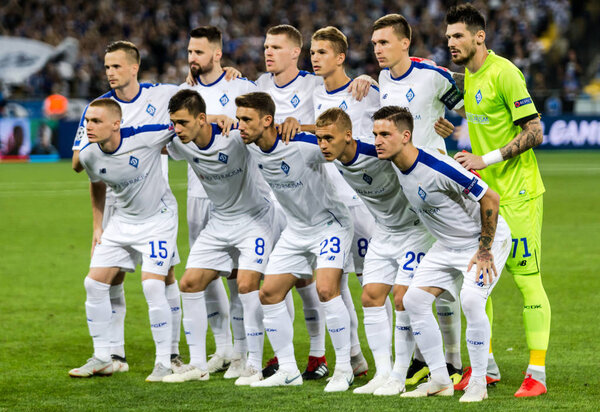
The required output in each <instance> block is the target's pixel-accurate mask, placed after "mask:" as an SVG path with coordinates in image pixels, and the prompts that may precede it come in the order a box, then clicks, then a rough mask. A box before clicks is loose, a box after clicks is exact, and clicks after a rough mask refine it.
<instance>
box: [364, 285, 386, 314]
mask: <svg viewBox="0 0 600 412" xmlns="http://www.w3.org/2000/svg"><path fill="white" fill-rule="evenodd" d="M368 286H369V285H366V286H365V288H364V289H363V292H362V295H361V301H362V305H363V307H365V308H372V307H375V306H381V305H382V304H383V303H382V302H381V301H384V300H385V295H384V296H383V297H381V296H378V295H377V294H376V293H374V291H373V290H371V288H369V287H368Z"/></svg>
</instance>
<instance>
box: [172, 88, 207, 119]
mask: <svg viewBox="0 0 600 412" xmlns="http://www.w3.org/2000/svg"><path fill="white" fill-rule="evenodd" d="M181 109H186V110H187V111H188V112H189V113H190V114H191V115H192V116H194V117H196V116H198V115H199V114H200V113H206V103H204V99H203V98H202V96H200V93H198V92H197V91H195V90H190V89H183V90H179V91H178V92H177V93H175V94H174V95H173V97H171V100H169V113H175V112H177V111H179V110H181Z"/></svg>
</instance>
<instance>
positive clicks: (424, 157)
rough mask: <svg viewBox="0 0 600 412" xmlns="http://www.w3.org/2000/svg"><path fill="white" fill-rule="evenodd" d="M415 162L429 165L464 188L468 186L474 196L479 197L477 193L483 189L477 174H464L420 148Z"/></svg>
mask: <svg viewBox="0 0 600 412" xmlns="http://www.w3.org/2000/svg"><path fill="white" fill-rule="evenodd" d="M417 162H420V163H423V164H424V165H427V166H429V167H430V168H432V169H433V170H436V171H438V172H440V173H441V174H443V175H444V176H446V177H449V178H450V179H452V180H454V181H455V182H456V183H458V184H459V185H461V186H462V187H464V188H467V187H469V191H470V192H471V193H473V195H474V196H475V197H479V195H480V194H481V192H482V191H483V187H481V185H479V179H478V178H477V176H475V175H473V177H469V176H465V175H464V174H462V173H461V172H460V171H458V170H457V169H456V168H455V167H453V166H452V165H450V164H448V163H446V162H443V161H441V160H439V159H437V158H435V157H433V156H432V155H430V154H429V153H426V152H424V151H423V150H421V149H419V155H418V156H417V161H416V162H415V164H416V163H417ZM413 166H414V165H413ZM459 167H460V166H459Z"/></svg>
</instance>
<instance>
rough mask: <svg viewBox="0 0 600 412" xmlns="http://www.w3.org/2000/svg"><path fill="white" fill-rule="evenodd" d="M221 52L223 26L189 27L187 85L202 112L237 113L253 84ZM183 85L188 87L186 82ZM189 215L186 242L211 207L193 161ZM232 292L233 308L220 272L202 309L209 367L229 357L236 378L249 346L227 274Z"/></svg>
mask: <svg viewBox="0 0 600 412" xmlns="http://www.w3.org/2000/svg"><path fill="white" fill-rule="evenodd" d="M222 56H223V38H222V34H221V31H220V30H219V29H218V28H217V27H214V26H203V27H198V28H195V29H193V30H192V31H191V32H190V41H189V45H188V63H189V66H190V73H191V75H192V77H193V78H194V79H195V80H196V83H195V85H194V86H192V87H191V88H192V89H193V90H196V91H197V92H198V93H200V95H201V96H202V98H203V100H204V102H205V103H206V114H207V115H209V116H211V117H213V116H225V117H227V118H229V119H230V121H229V123H231V122H233V119H235V98H236V97H238V96H240V95H242V94H246V93H249V92H252V91H256V85H255V84H254V83H253V82H251V81H250V80H248V79H246V78H236V79H233V80H227V79H226V72H225V70H223V68H222V67H221V58H222ZM181 87H182V88H188V87H190V86H188V85H187V84H186V83H183V84H182V85H181ZM187 195H188V198H187V219H188V227H189V243H190V248H191V247H192V245H193V244H194V242H195V241H196V239H197V238H198V234H199V233H200V231H202V230H203V229H204V228H205V227H206V225H207V224H208V217H209V215H210V211H211V208H212V204H211V201H210V200H209V198H208V196H207V194H206V191H205V190H204V188H203V186H202V184H201V183H200V181H199V180H198V177H197V176H196V174H195V173H194V171H193V168H192V166H191V165H189V164H188V191H187ZM227 285H228V287H229V292H230V295H231V308H229V307H228V300H227V293H226V292H225V288H224V286H223V281H222V280H221V279H220V278H217V279H215V280H214V281H213V282H210V284H209V285H208V286H207V288H206V291H205V301H206V310H207V313H208V316H209V317H208V319H209V322H210V326H211V329H212V331H213V335H214V337H215V344H216V352H215V354H213V355H212V357H211V359H210V361H209V362H208V371H209V372H210V373H214V372H217V371H220V370H223V369H224V368H226V367H227V365H228V364H229V363H230V362H231V364H230V366H229V369H228V370H227V372H225V375H224V377H225V378H236V377H238V376H239V374H240V372H241V371H242V370H243V358H244V356H242V354H245V353H246V351H247V345H246V333H245V331H244V318H243V315H242V312H243V311H242V303H241V301H240V298H239V296H238V290H237V281H236V279H235V276H231V277H230V278H228V279H227ZM230 315H231V325H232V327H233V338H234V344H233V347H232V346H231V330H230V328H229V317H230Z"/></svg>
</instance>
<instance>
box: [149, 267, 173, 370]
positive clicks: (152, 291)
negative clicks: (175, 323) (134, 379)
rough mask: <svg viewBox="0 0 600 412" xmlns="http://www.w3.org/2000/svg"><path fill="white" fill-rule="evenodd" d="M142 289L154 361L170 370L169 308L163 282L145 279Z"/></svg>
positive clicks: (170, 333)
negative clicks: (154, 348) (153, 349)
mask: <svg viewBox="0 0 600 412" xmlns="http://www.w3.org/2000/svg"><path fill="white" fill-rule="evenodd" d="M142 289H143V290H144V296H145V297H146V302H148V316H149V318H150V330H151V331H152V338H153V339H154V344H155V346H156V361H155V363H161V364H162V365H163V366H164V367H166V368H171V339H172V332H171V329H172V327H171V307H170V306H169V302H168V301H167V296H166V294H165V282H164V280H158V279H146V280H144V281H143V282H142Z"/></svg>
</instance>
